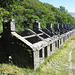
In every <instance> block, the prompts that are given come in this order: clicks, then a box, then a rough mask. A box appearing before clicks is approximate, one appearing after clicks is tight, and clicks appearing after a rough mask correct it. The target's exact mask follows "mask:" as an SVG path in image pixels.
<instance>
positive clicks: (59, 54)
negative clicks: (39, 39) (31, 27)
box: [0, 35, 75, 75]
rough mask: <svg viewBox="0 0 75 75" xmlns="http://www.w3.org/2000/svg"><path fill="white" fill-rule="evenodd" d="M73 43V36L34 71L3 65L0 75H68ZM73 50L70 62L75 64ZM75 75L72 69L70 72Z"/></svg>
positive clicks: (74, 52) (74, 40)
mask: <svg viewBox="0 0 75 75" xmlns="http://www.w3.org/2000/svg"><path fill="white" fill-rule="evenodd" d="M74 43H75V35H73V36H72V37H71V38H70V39H69V40H68V41H66V42H65V43H64V44H63V46H61V48H60V49H58V50H57V51H56V52H55V53H54V54H52V55H51V56H50V57H49V58H46V59H45V62H44V63H43V64H41V65H40V67H39V68H37V70H36V71H34V70H31V69H26V68H19V67H17V66H15V65H11V64H0V65H3V66H2V67H1V68H0V75H2V71H5V72H6V74H5V75H12V74H11V73H16V74H17V75H69V62H68V59H69V52H70V51H71V49H72V47H73V45H74ZM74 54H75V49H74V50H73V53H72V56H73V58H72V62H73V63H75V60H74V59H75V55H74ZM72 72H73V74H75V71H74V69H73V70H72Z"/></svg>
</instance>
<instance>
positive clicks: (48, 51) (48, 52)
mask: <svg viewBox="0 0 75 75" xmlns="http://www.w3.org/2000/svg"><path fill="white" fill-rule="evenodd" d="M49 56H50V45H48V46H47V57H49Z"/></svg>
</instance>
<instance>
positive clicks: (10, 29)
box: [1, 19, 75, 70]
mask: <svg viewBox="0 0 75 75" xmlns="http://www.w3.org/2000/svg"><path fill="white" fill-rule="evenodd" d="M74 33H75V29H74V26H72V25H71V24H54V28H53V27H52V24H47V26H46V28H43V29H41V27H40V23H39V22H38V21H37V20H35V22H34V23H33V30H31V29H25V31H23V32H22V33H21V34H18V33H16V30H15V20H14V19H12V20H11V21H5V22H3V33H2V38H1V39H2V44H1V45H2V47H3V53H4V56H5V58H4V60H9V56H11V57H12V61H13V63H14V64H15V65H18V66H21V67H30V68H34V70H36V69H37V68H38V67H39V66H40V64H41V63H43V62H44V60H45V58H46V57H49V56H50V55H51V54H53V53H54V52H55V51H56V50H57V49H58V48H60V47H61V46H62V45H63V43H64V42H65V41H67V40H68V39H69V38H70V37H71V36H72V35H73V34H74Z"/></svg>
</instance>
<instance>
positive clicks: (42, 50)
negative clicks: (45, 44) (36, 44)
mask: <svg viewBox="0 0 75 75" xmlns="http://www.w3.org/2000/svg"><path fill="white" fill-rule="evenodd" d="M44 56H45V55H44V48H42V57H43V58H44Z"/></svg>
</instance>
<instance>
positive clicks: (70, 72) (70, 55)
mask: <svg viewBox="0 0 75 75" xmlns="http://www.w3.org/2000/svg"><path fill="white" fill-rule="evenodd" d="M74 48H75V44H74V46H73V47H72V49H71V51H70V53H69V60H68V61H69V63H70V66H69V75H73V73H72V69H75V67H73V66H72V62H71V60H72V51H73V49H74Z"/></svg>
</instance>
